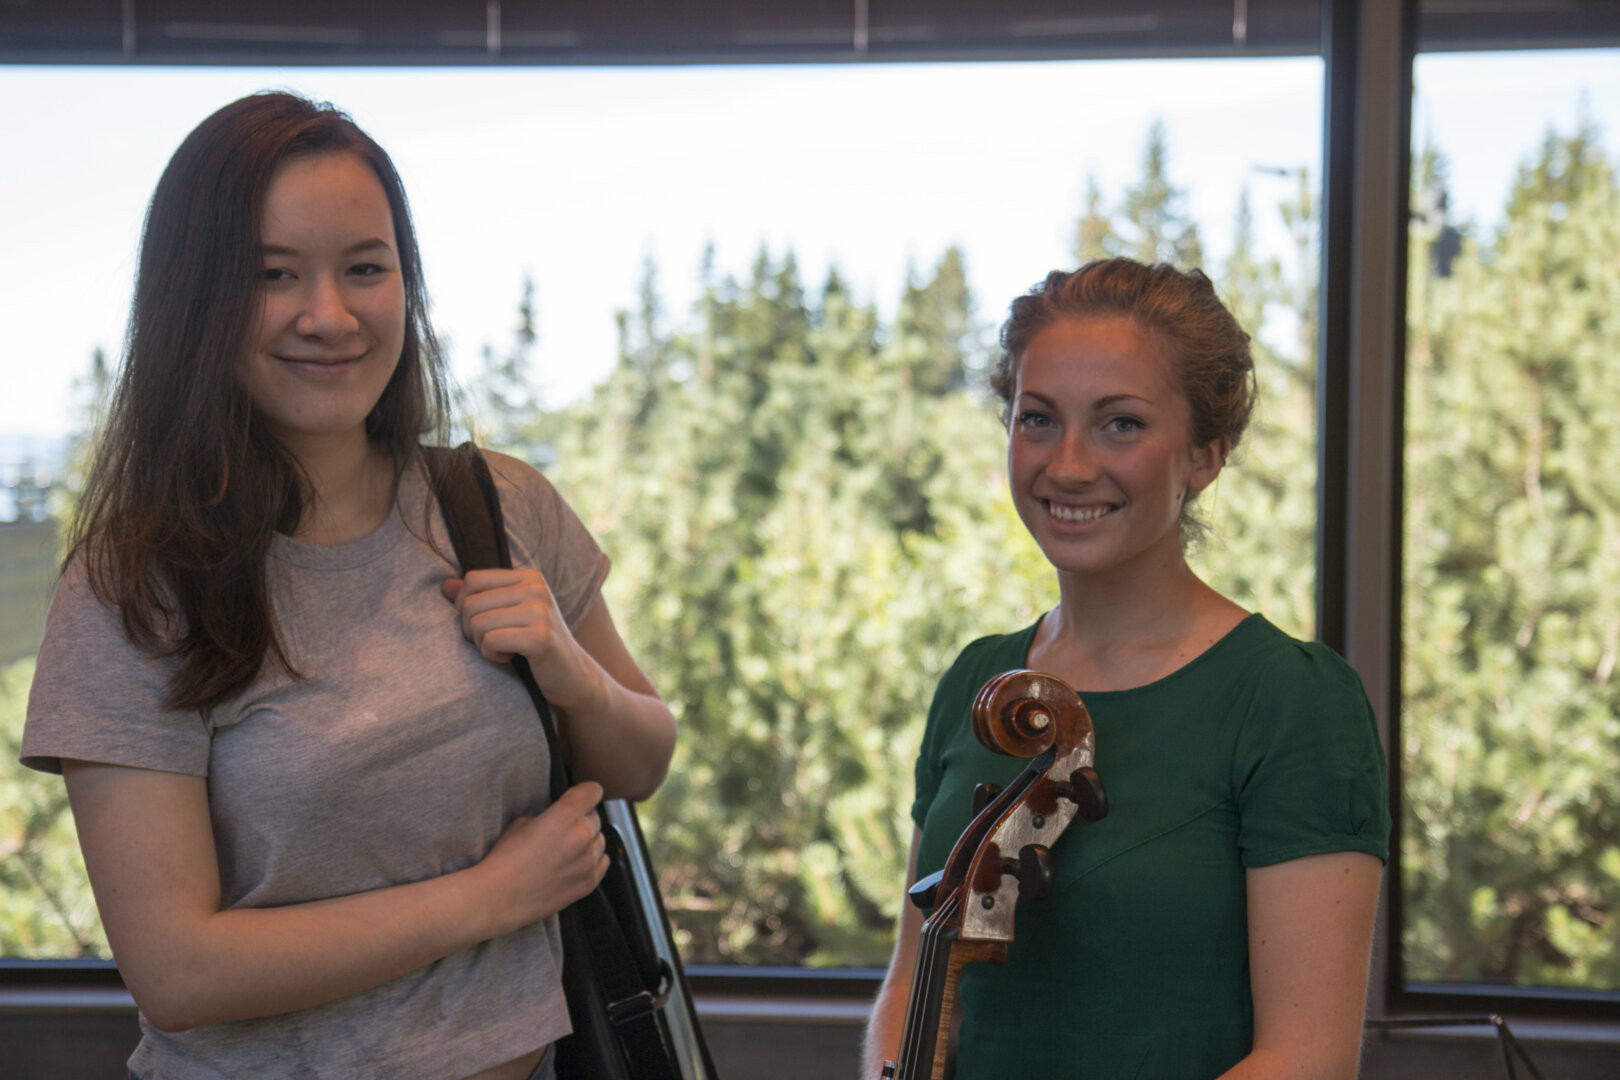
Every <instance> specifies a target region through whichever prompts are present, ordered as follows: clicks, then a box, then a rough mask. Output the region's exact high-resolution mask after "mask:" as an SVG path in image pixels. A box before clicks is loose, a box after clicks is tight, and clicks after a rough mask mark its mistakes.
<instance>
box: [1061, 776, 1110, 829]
mask: <svg viewBox="0 0 1620 1080" xmlns="http://www.w3.org/2000/svg"><path fill="white" fill-rule="evenodd" d="M1069 788H1070V790H1071V791H1072V794H1071V795H1070V796H1069V797H1070V798H1071V799H1073V800H1074V802H1075V805H1076V806H1078V807H1079V808H1080V816H1081V817H1083V818H1085V819H1086V820H1087V821H1101V820H1102V819H1103V818H1105V817H1107V816H1108V793H1107V792H1106V791H1104V790H1103V785H1102V777H1100V776H1098V775H1097V770H1096V769H1093V768H1092V767H1091V766H1090V765H1082V766H1081V767H1080V768H1078V769H1076V770H1074V772H1072V773H1070V774H1069Z"/></svg>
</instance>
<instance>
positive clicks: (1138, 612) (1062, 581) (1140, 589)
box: [1058, 547, 1217, 644]
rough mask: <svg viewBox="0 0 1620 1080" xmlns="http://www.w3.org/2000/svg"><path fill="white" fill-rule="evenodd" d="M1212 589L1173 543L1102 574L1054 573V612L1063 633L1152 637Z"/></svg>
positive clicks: (1102, 639)
mask: <svg viewBox="0 0 1620 1080" xmlns="http://www.w3.org/2000/svg"><path fill="white" fill-rule="evenodd" d="M1206 594H1207V595H1208V596H1215V595H1217V594H1215V593H1214V591H1213V590H1212V589H1210V587H1209V586H1208V585H1205V584H1204V582H1203V581H1202V580H1201V579H1200V578H1199V577H1198V575H1197V574H1195V573H1193V571H1192V568H1191V567H1189V566H1188V565H1187V560H1186V559H1185V558H1184V557H1183V556H1182V554H1181V550H1180V548H1179V547H1177V548H1176V549H1175V550H1174V551H1166V552H1162V553H1154V555H1153V556H1152V558H1151V559H1144V560H1143V561H1141V562H1138V563H1136V564H1134V565H1131V566H1128V567H1121V568H1119V569H1117V570H1116V571H1114V572H1112V573H1109V574H1106V575H1095V576H1094V575H1082V574H1073V573H1064V572H1062V571H1060V572H1059V573H1058V598H1059V604H1058V614H1059V616H1060V622H1061V626H1062V632H1063V635H1064V636H1065V637H1067V638H1069V639H1070V640H1073V641H1076V642H1081V643H1097V644H1103V643H1108V642H1119V641H1122V640H1123V641H1137V640H1143V639H1153V638H1156V637H1159V636H1161V635H1162V633H1163V631H1164V630H1165V629H1167V628H1169V627H1174V626H1179V625H1183V624H1185V623H1186V621H1187V614H1188V611H1189V609H1191V608H1196V607H1197V606H1198V605H1199V604H1200V603H1201V602H1202V601H1203V600H1204V599H1205V598H1206Z"/></svg>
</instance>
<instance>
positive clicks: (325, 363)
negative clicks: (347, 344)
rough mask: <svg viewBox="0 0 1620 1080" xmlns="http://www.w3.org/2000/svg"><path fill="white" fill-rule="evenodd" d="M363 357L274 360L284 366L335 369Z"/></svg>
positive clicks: (302, 357) (300, 357) (303, 357)
mask: <svg viewBox="0 0 1620 1080" xmlns="http://www.w3.org/2000/svg"><path fill="white" fill-rule="evenodd" d="M364 355H365V354H364V353H362V354H361V355H360V356H278V357H276V359H277V360H280V361H281V362H282V363H284V364H312V365H314V366H316V367H336V366H337V365H339V364H352V363H354V362H355V361H356V360H359V359H361V358H362V357H363V356H364Z"/></svg>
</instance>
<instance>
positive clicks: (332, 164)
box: [261, 150, 394, 242]
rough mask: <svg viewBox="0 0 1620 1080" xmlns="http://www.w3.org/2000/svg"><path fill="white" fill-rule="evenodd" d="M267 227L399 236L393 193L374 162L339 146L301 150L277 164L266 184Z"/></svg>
mask: <svg viewBox="0 0 1620 1080" xmlns="http://www.w3.org/2000/svg"><path fill="white" fill-rule="evenodd" d="M262 218H263V220H262V226H261V227H262V229H263V231H264V234H265V236H266V237H267V238H268V237H271V236H273V235H276V234H280V233H287V232H290V233H306V234H308V233H315V234H324V233H330V232H344V233H361V232H365V233H373V234H375V233H381V234H382V235H381V236H380V237H379V238H380V239H384V240H387V241H390V242H391V241H392V240H393V239H394V217H393V211H392V210H391V209H390V207H389V205H388V193H387V192H386V191H385V190H384V189H383V185H382V181H381V180H379V179H378V178H377V174H376V172H375V171H373V169H372V167H371V164H370V163H369V162H367V161H366V160H365V159H364V158H362V157H360V156H359V155H357V154H354V153H351V152H349V151H347V150H337V151H331V152H328V153H320V154H300V155H299V156H297V157H293V158H288V159H287V160H286V161H284V162H282V163H281V164H280V165H279V166H277V168H276V171H275V172H274V173H273V174H272V175H271V177H270V184H269V186H268V187H267V188H266V189H265V196H264V213H263V215H262Z"/></svg>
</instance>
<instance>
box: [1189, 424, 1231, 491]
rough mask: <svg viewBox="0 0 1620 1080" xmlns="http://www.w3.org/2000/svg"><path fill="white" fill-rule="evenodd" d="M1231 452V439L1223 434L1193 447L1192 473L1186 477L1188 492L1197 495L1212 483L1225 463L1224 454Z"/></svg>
mask: <svg viewBox="0 0 1620 1080" xmlns="http://www.w3.org/2000/svg"><path fill="white" fill-rule="evenodd" d="M1231 452H1232V440H1231V439H1230V438H1228V437H1227V436H1225V435H1222V436H1220V437H1219V438H1215V439H1211V440H1210V441H1209V442H1208V443H1207V444H1206V445H1204V446H1202V447H1196V448H1194V450H1193V469H1192V474H1191V475H1190V476H1188V477H1187V492H1188V494H1190V495H1197V494H1198V493H1199V492H1200V491H1203V490H1204V489H1205V488H1207V487H1209V485H1211V484H1213V483H1214V482H1215V478H1216V477H1217V476H1219V475H1221V469H1222V468H1223V467H1224V466H1225V465H1226V455H1227V454H1229V453H1231Z"/></svg>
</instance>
